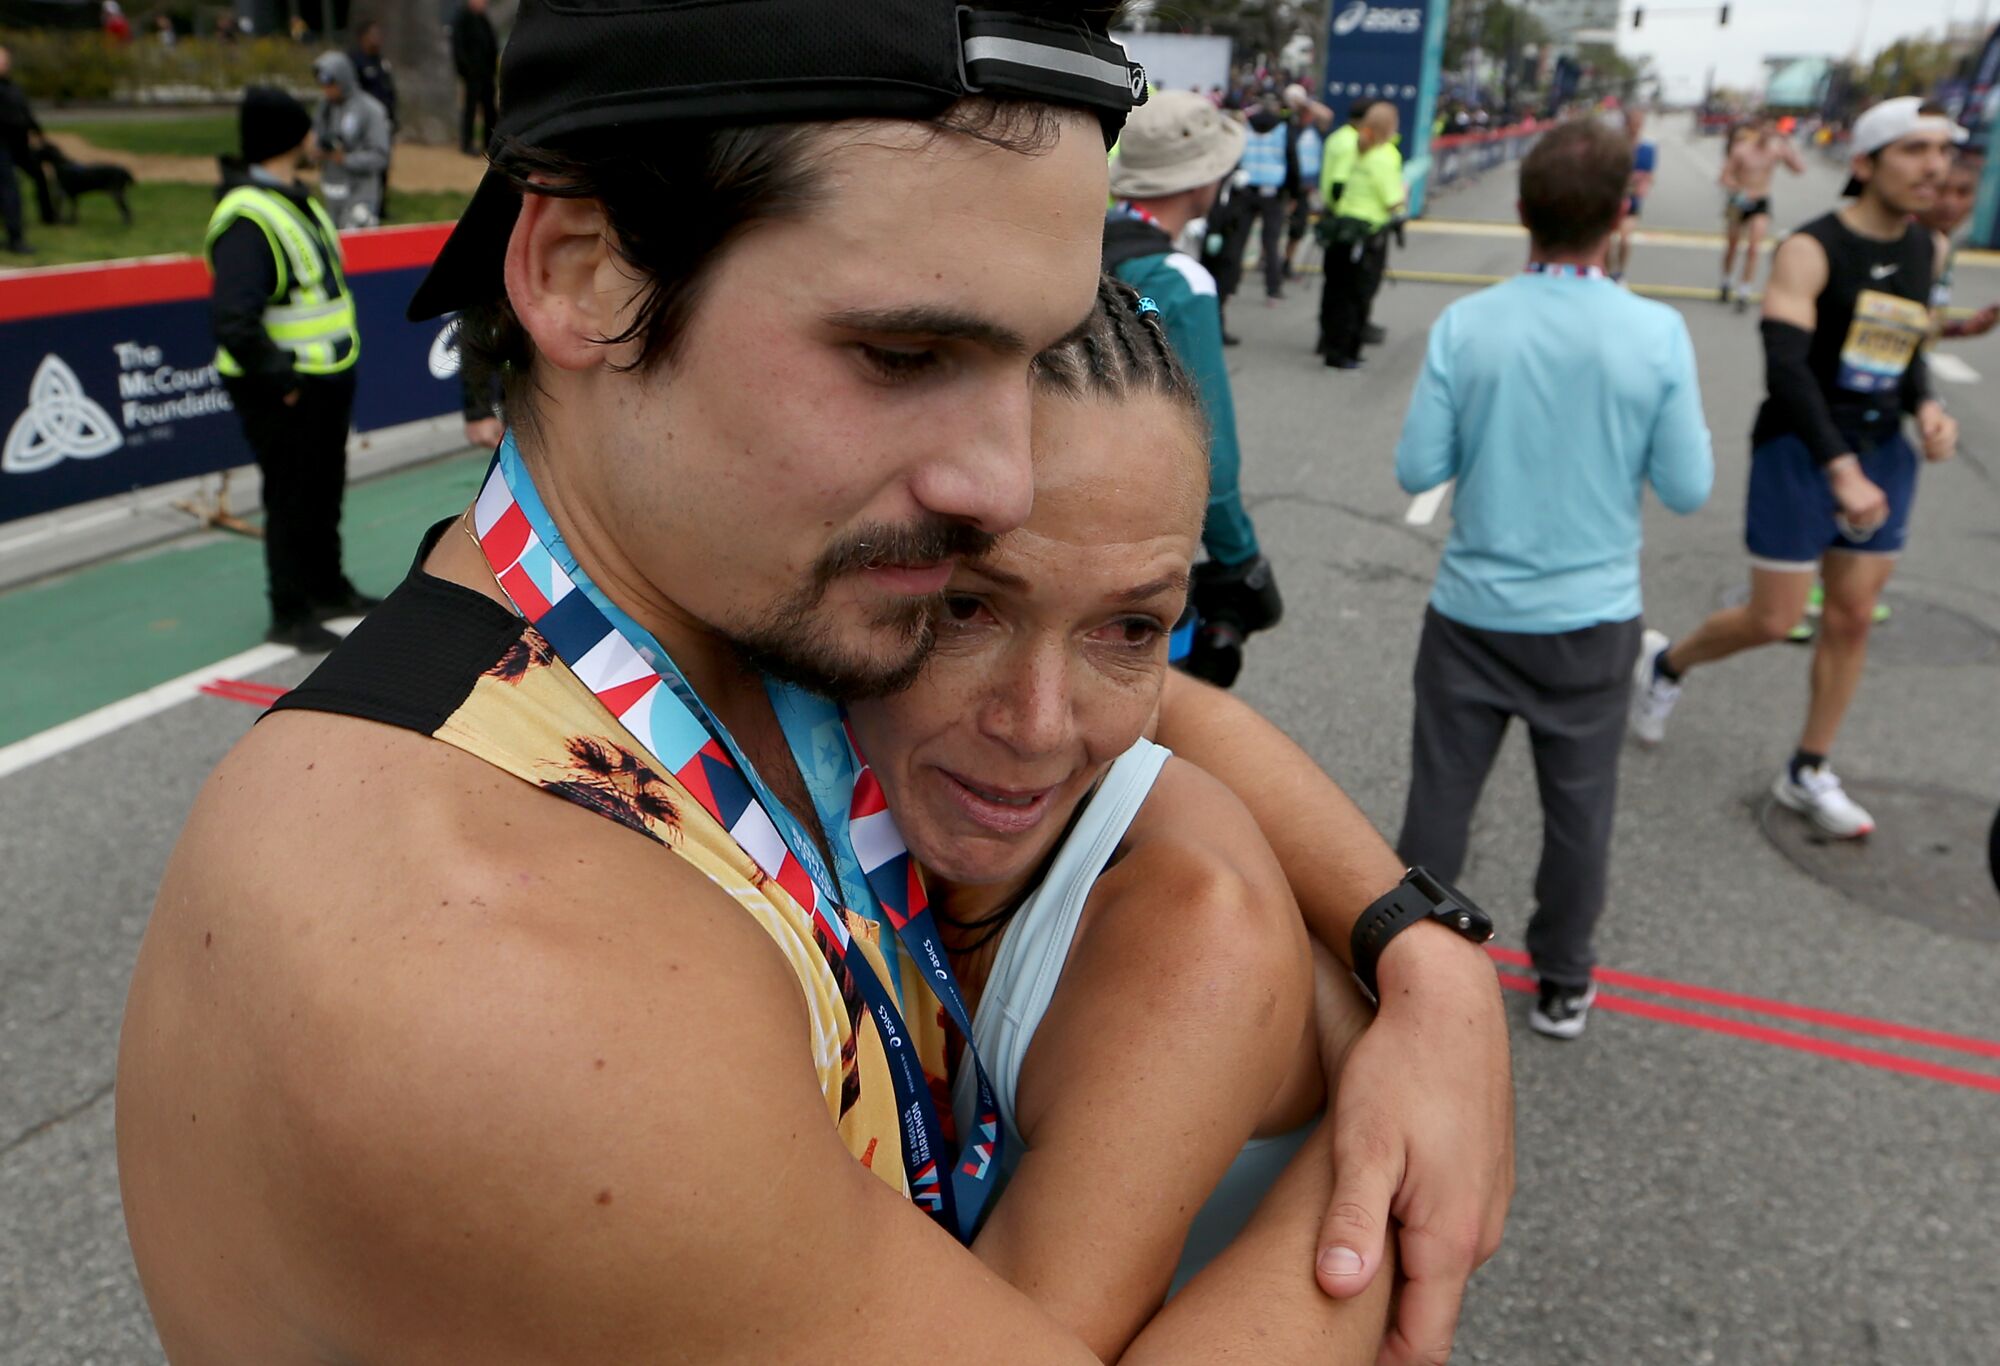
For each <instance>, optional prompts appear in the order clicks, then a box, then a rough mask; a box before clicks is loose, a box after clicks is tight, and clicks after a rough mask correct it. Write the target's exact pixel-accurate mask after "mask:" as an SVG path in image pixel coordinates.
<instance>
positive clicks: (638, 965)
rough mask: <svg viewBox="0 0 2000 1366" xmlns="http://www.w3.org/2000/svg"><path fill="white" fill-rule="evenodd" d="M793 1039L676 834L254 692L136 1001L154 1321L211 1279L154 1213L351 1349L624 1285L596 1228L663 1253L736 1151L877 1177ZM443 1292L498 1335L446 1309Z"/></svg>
mask: <svg viewBox="0 0 2000 1366" xmlns="http://www.w3.org/2000/svg"><path fill="white" fill-rule="evenodd" d="M808 1039H809V1033H808V1030H807V1025H806V1019H805V1009H804V1005H803V1003H802V1000H801V997H800V993H799V989H798V983H797V979H796V978H795V977H794V976H793V975H792V972H791V970H790V969H789V967H788V966H787V965H786V963H785V962H784V960H783V958H782V957H781V955H780V954H779V953H778V952H777V950H776V948H775V947H774V946H773V944H772V943H771V941H770V940H769V938H768V937H767V936H766V935H765V934H764V932H763V931H762V929H761V928H760V927H759V926H758V925H757V924H756V922H755V921H754V920H752V919H751V917H749V916H747V915H745V914H743V913H742V911H741V910H740V909H738V908H737V906H736V905H735V903H734V902H733V901H732V900H730V899H729V898H728V897H727V896H726V895H724V894H723V893H722V892H720V891H719V890H718V889H716V888H715V887H714V886H713V885H712V884H710V883H709V882H708V881H707V879H706V878H705V877H703V876H702V874H701V873H700V872H699V871H698V870H697V869H695V868H693V867H692V866H691V865H688V864H687V863H685V862H684V861H682V860H681V859H679V858H677V857H675V856H673V855H672V854H671V852H670V851H668V850H666V849H664V848H662V847H661V846H659V845H658V844H656V843H654V842H652V841H650V840H648V839H646V838H645V837H644V836H641V835H639V834H637V833H636V832H634V831H631V830H628V829H625V828H623V827H621V826H618V825H616V824H614V823H613V822H611V821H608V820H605V819H604V818H602V817H600V816H597V815H595V814H593V813H591V812H588V811H586V810H584V809H582V808H580V807H576V806H574V805H572V804H570V803H568V802H565V801H562V800H560V799H559V798H556V797H552V796H550V795H548V794H545V793H541V792H538V791H536V790H535V789H534V788H532V787H531V786H529V785H528V784H526V783H523V782H520V781H518V780H517V779H514V778H512V777H510V776H509V775H506V774H504V773H501V772H499V771H498V770H495V769H493V768H491V767H490V766H488V765H486V764H484V763H483V762H481V761H479V760H477V759H474V758H473V757H471V756H469V755H466V754H464V753H463V752H461V751H457V750H455V749H452V748H450V747H448V746H445V745H442V744H439V743H437V742H434V741H430V740H428V739H426V738H424V737H422V736H419V735H416V734H413V733H410V732H404V731H397V730H394V729H391V728H387V727H380V726H375V725H372V724H369V723H365V722H358V721H353V720H349V719H345V718H337V717H329V716H322V715H316V714H309V713H282V714H280V715H278V716H275V717H272V718H270V719H269V720H267V721H266V722H265V723H263V724H262V725H260V726H259V727H258V728H257V730H256V731H255V732H253V734H252V735H251V736H250V737H249V738H248V739H246V740H245V741H244V742H243V743H242V744H241V745H239V746H238V748H237V749H236V750H235V751H234V752H232V754H231V755H230V756H229V757H228V759H226V760H225V762H224V763H223V764H222V765H221V766H220V767H219V768H218V769H217V770H216V772H215V774H214V775H213V776H212V777H211V779H210V780H209V782H208V784H207V785H206V787H205V788H204V790H203V792H202V794H201V797H200V799H199V800H198V802H197V804H196V808H195V811H194V813H193V815H192V817H191V818H190V821H189V826H188V830H187V833H186V835H185V836H184V838H183V841H182V844H181V846H180V847H179V848H178V849H177V850H176V852H175V855H174V857H173V860H172V862H171V863H170V866H169V868H168V871H167V875H166V878H165V880H164V882H163V885H162V890H161V897H160V902H159V905H158V907H157V908H156V911H155V916H154V921H153V923H152V925H151V926H150V927H149V930H148V935H147V943H146V945H145V947H144V949H143V950H142V954H141V961H140V965H139V969H138V972H137V975H136V978H135V982H134V988H133V995H132V1001H131V1005H130V1008H129V1010H128V1023H127V1031H126V1040H125V1046H124V1048H123V1050H122V1053H121V1064H120V1070H121V1076H120V1128H121V1135H120V1142H121V1155H124V1154H125V1153H126V1151H127V1149H128V1148H129V1149H130V1152H131V1154H132V1160H130V1161H127V1162H125V1164H124V1165H125V1166H126V1167H127V1168H128V1169H129V1170H130V1175H129V1176H128V1183H127V1199H128V1206H129V1207H130V1208H131V1209H132V1211H133V1214H134V1246H135V1249H136V1250H137V1252H138V1253H139V1256H140V1261H141V1269H142V1273H147V1272H150V1273H152V1274H149V1275H148V1277H147V1279H148V1291H149V1295H153V1297H154V1299H155V1310H156V1313H159V1311H160V1308H161V1306H160V1303H159V1296H158V1294H156V1293H155V1292H156V1289H157V1287H156V1285H155V1281H156V1280H157V1279H158V1278H159V1277H160V1276H161V1275H165V1276H166V1277H167V1279H168V1281H169V1285H168V1287H167V1292H166V1293H167V1296H168V1298H169V1299H173V1298H174V1297H175V1295H176V1294H181V1295H183V1296H184V1297H192V1298H201V1297H202V1296H203V1294H204V1292H205V1290H206V1287H203V1286H199V1285H186V1286H182V1287H180V1289H179V1290H178V1291H176V1290H175V1288H174V1287H173V1285H172V1284H171V1282H172V1281H173V1279H174V1278H175V1277H176V1276H178V1275H180V1274H182V1273H180V1272H179V1271H177V1270H176V1271H166V1272H162V1271H161V1270H160V1269H159V1267H160V1262H161V1260H162V1258H163V1257H164V1256H166V1255H167V1246H166V1242H165V1240H164V1239H163V1238H162V1237H161V1236H160V1234H161V1232H162V1231H164V1230H167V1229H172V1230H173V1231H174V1232H175V1233H176V1234H178V1235H179V1236H180V1239H181V1244H182V1247H183V1248H185V1246H186V1245H187V1243H188V1241H190V1240H192V1241H193V1242H195V1243H197V1244H200V1243H203V1242H205V1241H206V1242H215V1243H217V1244H218V1246H221V1247H228V1248H231V1249H233V1250H234V1251H235V1252H236V1253H237V1254H238V1255H242V1254H244V1253H246V1252H247V1253H249V1254H251V1259H252V1260H254V1259H257V1258H261V1259H262V1260H264V1261H265V1262H266V1263H267V1264H270V1265H278V1266H283V1267H285V1268H286V1272H287V1274H286V1276H285V1277H284V1280H283V1282H282V1283H281V1284H273V1285H270V1286H267V1287H264V1289H263V1292H262V1293H263V1294H264V1296H265V1297H266V1298H270V1297H276V1298H278V1299H280V1300H281V1301H282V1308H283V1310H284V1314H285V1316H286V1317H289V1318H291V1319H294V1320H297V1321H308V1322H314V1323H319V1324H326V1325H336V1324H337V1325H339V1332H340V1333H341V1334H342V1343H341V1345H342V1346H343V1347H345V1348H348V1349H353V1350H360V1351H362V1354H363V1355H366V1354H367V1352H366V1349H367V1348H368V1347H369V1345H370V1344H371V1343H389V1342H407V1341H409V1335H410V1334H412V1333H413V1332H418V1331H420V1330H419V1329H418V1327H417V1325H418V1324H420V1323H424V1324H429V1325H431V1326H429V1327H426V1328H423V1329H422V1330H421V1331H425V1332H428V1331H436V1332H438V1333H439V1334H440V1337H439V1341H440V1342H441V1343H450V1344H452V1345H453V1346H454V1348H457V1349H462V1348H463V1347H465V1346H466V1345H468V1344H471V1343H473V1342H478V1341H482V1340H484V1335H485V1334H487V1333H489V1332H494V1333H498V1332H501V1331H502V1330H503V1327H502V1326H504V1325H505V1324H506V1323H508V1322H509V1321H510V1320H511V1316H510V1315H508V1314H504V1313H500V1312H499V1310H500V1309H501V1308H502V1307H504V1306H502V1305H501V1304H500V1302H499V1301H497V1300H495V1299H494V1298H493V1292H494V1291H495V1290H496V1289H497V1286H496V1285H494V1284H492V1283H490V1278H492V1277H513V1276H517V1275H518V1276H519V1277H520V1280H521V1281H522V1282H523V1285H522V1286H521V1287H520V1288H519V1289H518V1290H511V1291H509V1292H508V1297H509V1298H511V1299H513V1300H516V1301H518V1302H519V1303H520V1304H521V1305H522V1306H524V1312H525V1307H531V1306H532V1305H533V1304H534V1302H535V1295H534V1293H532V1284H533V1283H536V1282H542V1283H545V1284H546V1285H547V1286H549V1287H551V1288H550V1289H549V1291H548V1293H550V1294H553V1295H556V1296H558V1297H559V1298H560V1299H562V1301H563V1303H564V1304H565V1306H566V1307H565V1312H564V1313H563V1314H562V1315H559V1316H558V1317H559V1318H562V1319H563V1320H564V1321H565V1323H568V1324H571V1325H572V1326H573V1325H574V1324H575V1323H582V1322H587V1321H588V1319H589V1315H588V1313H587V1312H584V1311H587V1310H588V1309H589V1308H590V1306H591V1302H592V1298H593V1296H595V1295H597V1294H598V1293H599V1292H598V1291H597V1290H593V1289H592V1288H591V1287H592V1286H593V1285H597V1284H600V1283H601V1286H602V1287H603V1289H602V1294H603V1295H604V1296H606V1297H609V1298H608V1299H607V1300H606V1301H605V1303H606V1304H611V1303H614V1302H617V1303H622V1301H619V1300H618V1295H619V1294H620V1293H622V1291H623V1290H628V1289H630V1286H629V1285H628V1284H627V1278H628V1277H629V1276H630V1275H631V1274H633V1273H632V1271H631V1270H630V1269H628V1268H624V1267H621V1266H618V1265H612V1264H608V1263H606V1262H605V1261H604V1260H603V1259H605V1258H607V1257H611V1256H612V1255H613V1254H612V1249H621V1251H620V1252H618V1253H617V1256H619V1257H624V1258H628V1259H629V1258H634V1257H636V1258H638V1261H637V1262H636V1263H634V1264H635V1265H642V1264H643V1265H651V1266H653V1267H654V1268H655V1269H658V1268H659V1267H660V1265H661V1260H660V1259H662V1258H671V1257H672V1256H673V1255H674V1254H675V1249H676V1248H677V1247H678V1246H679V1244H678V1243H677V1241H676V1239H677V1237H678V1235H677V1234H676V1233H675V1232H674V1230H675V1229H676V1228H683V1229H685V1228H690V1227H699V1226H705V1225H708V1224H711V1223H712V1221H713V1220H714V1219H715V1218H716V1217H718V1216H719V1215H720V1214H721V1212H722V1209H721V1205H720V1204H718V1202H722V1204H726V1203H727V1202H729V1201H731V1200H732V1199H734V1198H736V1197H737V1195H738V1194H741V1192H736V1189H735V1188H736V1187H737V1186H738V1185H740V1184H741V1183H742V1179H743V1178H742V1177H741V1175H738V1174H737V1173H740V1172H742V1171H745V1170H751V1171H754V1170H756V1168H757V1163H756V1161H755V1158H756V1154H757V1145H758V1143H760V1142H765V1141H768V1143H769V1144H770V1145H772V1146H773V1149H774V1153H776V1152H778V1151H779V1150H782V1153H783V1155H784V1156H785V1158H786V1160H788V1161H789V1160H791V1157H792V1155H793V1154H794V1153H795V1152H797V1151H798V1150H800V1148H801V1147H802V1148H803V1149H805V1150H811V1151H818V1150H823V1151H820V1152H819V1156H821V1157H822V1158H823V1159H824V1171H826V1172H829V1173H831V1174H832V1175H831V1178H830V1179H832V1180H833V1181H834V1182H835V1183H836V1185H843V1184H847V1178H848V1177H849V1176H850V1175H852V1176H854V1177H855V1178H856V1179H857V1181H859V1180H872V1178H867V1177H866V1175H865V1173H862V1172H861V1169H860V1168H859V1167H858V1165H857V1164H855V1163H853V1162H852V1161H851V1159H849V1158H848V1157H847V1156H846V1153H845V1150H844V1149H843V1148H842V1147H841V1146H840V1143H839V1141H838V1138H837V1136H836V1135H835V1132H834V1129H833V1126H832V1125H830V1124H829V1123H828V1122H827V1117H826V1109H825V1103H824V1101H823V1098H822V1096H821V1094H820V1090H819V1085H818V1080H817V1076H816V1073H815V1072H814V1070H813V1066H812V1057H811V1051H810V1047H809V1044H808ZM190 1116H199V1119H198V1120H197V1119H191V1118H190ZM196 1132H198V1133H199V1135H200V1142H199V1144H197V1143H196V1142H195V1141H194V1138H193V1137H192V1135H194V1134H195V1133H196ZM812 1165H813V1166H814V1167H815V1168H816V1169H818V1168H820V1165H821V1164H812ZM767 1175H768V1174H767ZM246 1177H247V1178H248V1179H249V1181H250V1182H251V1184H253V1185H255V1186H257V1187H259V1188H260V1190H259V1193H258V1195H257V1196H256V1198H255V1199H254V1200H248V1199H246V1198H245V1197H244V1194H243V1191H242V1189H241V1185H242V1182H243V1181H244V1180H245V1178H246ZM876 1184H878V1185H879V1184H880V1183H879V1182H878V1183H876ZM197 1192H206V1193H207V1198H202V1199H198V1200H194V1201H192V1203H190V1200H189V1197H190V1196H192V1195H194V1194H195V1193H197ZM210 1210H213V1211H215V1213H214V1214H213V1215H211V1214H209V1213H208V1211H210ZM210 1219H215V1220H222V1219H228V1220H231V1222H232V1225H233V1226H232V1227H231V1228H230V1229H228V1230H227V1231H226V1232H225V1231H221V1230H218V1229H214V1228H205V1227H201V1225H202V1224H203V1223H204V1221H207V1220H210ZM191 1223H192V1225H194V1226H192V1227H191V1226H190V1224H191ZM635 1244H643V1245H644V1247H643V1248H639V1247H635ZM680 1250H681V1251H683V1252H687V1251H691V1249H689V1248H681V1249H680ZM703 1251H704V1255H712V1256H719V1257H725V1258H726V1252H727V1249H726V1248H719V1247H717V1246H715V1243H714V1239H713V1235H712V1233H710V1234H706V1235H704V1248H703ZM552 1259H553V1260H554V1261H555V1262H556V1263H559V1265H551V1261H552ZM149 1264H150V1265H149ZM585 1273H589V1274H588V1275H586V1274H585ZM250 1274H252V1275H255V1274H256V1273H255V1271H254V1269H253V1270H252V1272H251V1273H250ZM593 1277H594V1278H596V1279H592V1278H593ZM698 1284H699V1281H698V1279H697V1280H694V1281H691V1282H690V1285H698ZM440 1293H445V1294H448V1295H449V1294H462V1295H463V1296H464V1297H465V1301H464V1302H465V1303H466V1304H468V1305H475V1304H476V1305H482V1306H483V1308H481V1309H480V1311H479V1312H480V1313H483V1314H485V1315H486V1316H487V1317H488V1318H491V1319H493V1320H494V1325H495V1326H492V1327H483V1326H481V1325H480V1324H479V1323H475V1322H471V1321H469V1320H468V1321H467V1322H464V1323H450V1322H448V1320H450V1318H451V1316H450V1315H442V1316H441V1315H440V1314H439V1313H438V1311H437V1309H436V1307H435V1304H434V1303H429V1304H427V1301H431V1300H434V1299H435V1297H436V1296H437V1295H439V1294H440ZM667 1298H668V1299H671V1298H672V1297H671V1295H670V1294H669V1295H668V1296H667ZM357 1305H365V1306H366V1308H365V1310H359V1309H356V1308H355V1306H357ZM680 1309H681V1310H683V1311H684V1317H681V1318H680V1319H678V1320H677V1321H679V1322H682V1323H683V1324H684V1325H686V1326H687V1327H688V1328H689V1330H690V1331H693V1332H696V1334H697V1336H698V1328H699V1325H700V1324H701V1323H702V1322H703V1321H704V1320H703V1319H702V1310H701V1306H699V1305H695V1304H688V1305H684V1306H680ZM570 1311H577V1312H575V1313H574V1314H572V1313H571V1312H570ZM620 1312H624V1311H622V1310H621V1311H620ZM172 1318H173V1313H172V1310H171V1308H169V1310H168V1313H167V1314H166V1315H164V1316H163V1327H162V1331H163V1335H165V1334H166V1333H167V1332H168V1328H167V1326H166V1321H171V1320H172ZM189 1331H191V1332H197V1331H199V1329H198V1328H190V1330H189ZM565 1331H568V1330H567V1329H565ZM350 1334H351V1336H349V1335H350ZM564 1340H565V1341H572V1339H567V1338H566V1339H564ZM493 1359H500V1358H497V1357H496V1358H493Z"/></svg>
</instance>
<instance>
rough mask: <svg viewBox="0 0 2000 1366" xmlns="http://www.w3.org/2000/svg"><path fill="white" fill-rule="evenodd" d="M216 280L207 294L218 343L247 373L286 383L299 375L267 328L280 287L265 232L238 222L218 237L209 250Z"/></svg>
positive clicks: (211, 321)
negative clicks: (268, 314)
mask: <svg viewBox="0 0 2000 1366" xmlns="http://www.w3.org/2000/svg"><path fill="white" fill-rule="evenodd" d="M210 258H211V260H212V261H213V263H214V269H215V280H214V283H213V285H212V287H211V289H210V292H209V300H208V317H209V328H210V330H211V331H212V332H214V334H215V340H216V344H217V345H219V346H221V347H223V348H224V349H225V350H227V351H228V352H229V354H230V355H231V356H233V357H234V358H235V360H236V363H237V364H238V365H240V366H242V367H243V372H244V373H245V374H246V375H250V376H253V377H255V378H258V379H268V380H274V381H278V382H281V383H282V382H288V381H290V380H291V379H293V378H294V377H295V371H294V369H293V366H292V353H291V352H289V351H287V350H285V349H284V348H283V347H281V346H278V345H276V344H275V343H273V342H272V340H271V337H270V334H269V333H267V332H265V330H264V308H265V306H266V305H267V304H269V303H270V301H271V295H272V293H273V291H275V290H276V289H277V287H278V265H277V259H276V258H275V257H274V256H273V255H272V254H271V243H270V240H269V239H268V238H266V237H265V236H264V232H263V229H261V228H259V227H258V226H257V225H256V224H255V223H253V222H251V221H250V220H249V219H247V218H240V219H238V220H237V221H236V222H234V223H231V224H230V225H229V226H228V228H226V229H224V231H223V234H222V236H220V237H218V238H216V239H215V248H214V250H213V251H212V252H210Z"/></svg>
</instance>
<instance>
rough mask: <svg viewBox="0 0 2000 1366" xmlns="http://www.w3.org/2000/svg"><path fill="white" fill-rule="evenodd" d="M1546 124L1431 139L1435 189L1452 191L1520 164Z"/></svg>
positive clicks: (1533, 123)
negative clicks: (1456, 185) (1497, 169)
mask: <svg viewBox="0 0 2000 1366" xmlns="http://www.w3.org/2000/svg"><path fill="white" fill-rule="evenodd" d="M1549 127H1550V125H1549V124H1546V123H1537V122H1535V121H1534V120H1532V119H1531V120H1529V121H1528V122H1526V123H1517V124H1514V125H1512V126H1511V127H1507V128H1495V129H1492V130H1490V131H1488V132H1484V133H1449V134H1446V135H1445V136H1444V137H1440V138H1432V139H1431V152H1430V157H1431V181H1430V183H1431V189H1432V190H1433V191H1436V190H1442V189H1446V188H1448V187H1450V186H1451V185H1453V184H1454V183H1461V182H1464V181H1467V180H1471V179H1473V178H1475V177H1477V176H1478V175H1480V174H1481V173H1482V172H1485V171H1490V170H1492V169H1493V168H1494V167H1495V166H1503V165H1505V164H1506V163H1508V162H1510V161H1517V160H1519V159H1520V158H1522V157H1524V156H1526V155H1527V154H1528V149H1529V148H1530V147H1533V146H1534V145H1535V141H1536V139H1538V138H1540V137H1541V135H1542V134H1543V132H1544V131H1546V130H1547V129H1548V128H1549Z"/></svg>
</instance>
